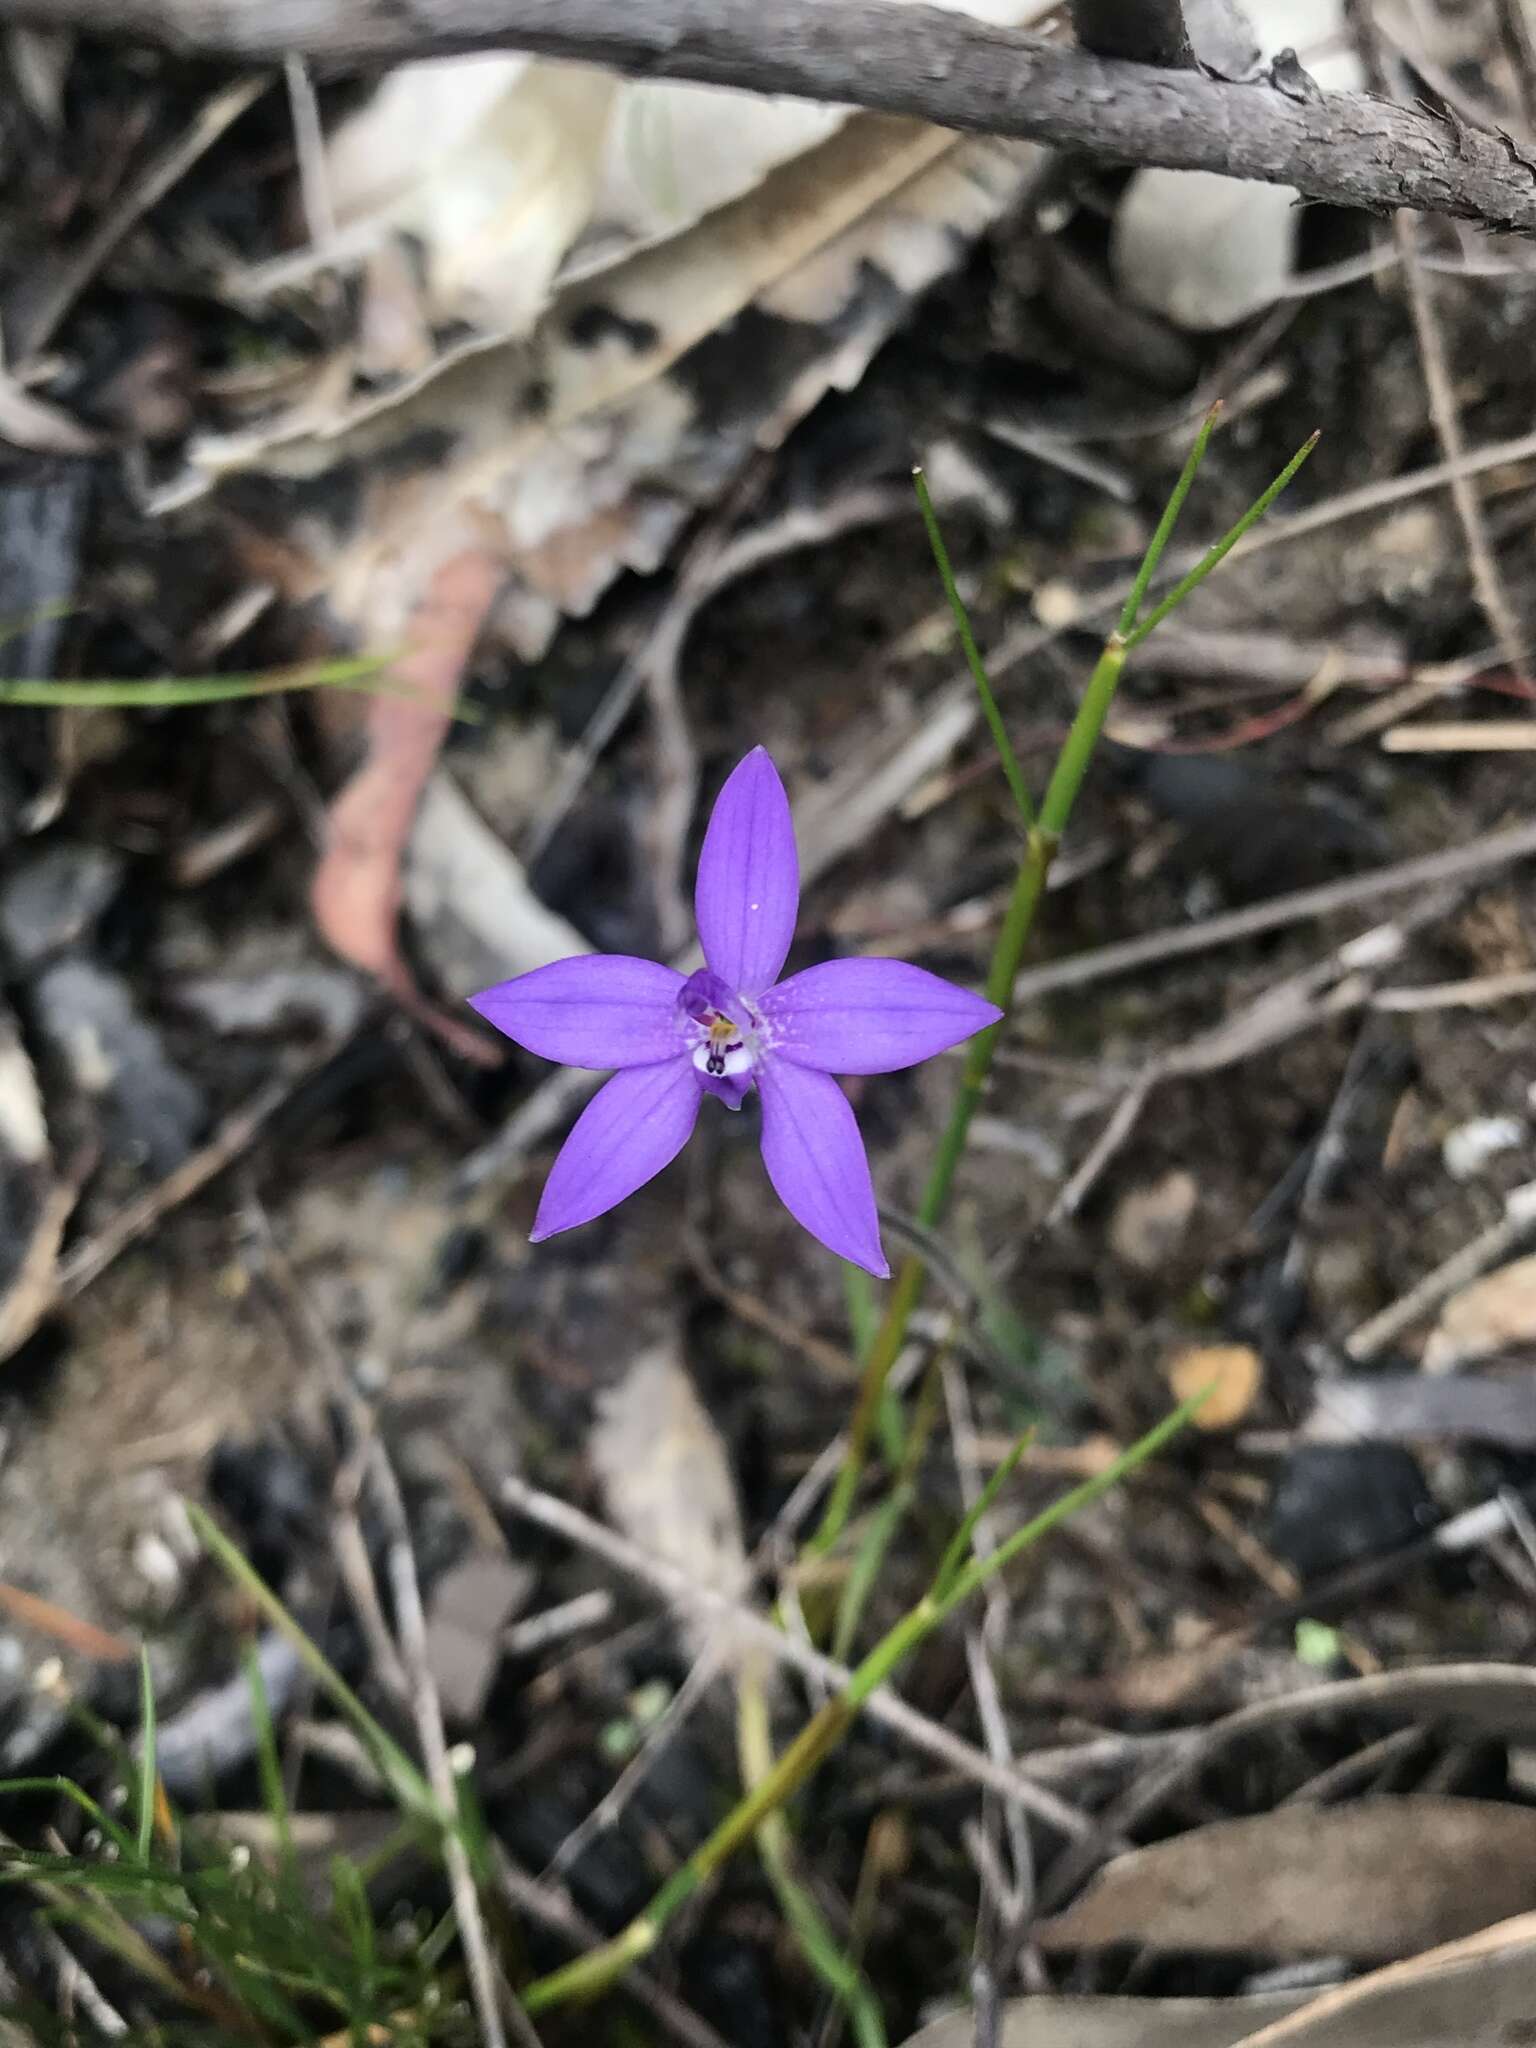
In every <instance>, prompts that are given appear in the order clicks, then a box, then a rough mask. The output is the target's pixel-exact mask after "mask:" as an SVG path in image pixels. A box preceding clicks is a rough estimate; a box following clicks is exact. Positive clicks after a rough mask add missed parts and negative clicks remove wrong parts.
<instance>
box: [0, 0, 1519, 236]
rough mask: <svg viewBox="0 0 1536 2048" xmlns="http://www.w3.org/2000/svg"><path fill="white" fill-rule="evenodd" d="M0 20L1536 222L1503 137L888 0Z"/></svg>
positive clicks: (359, 7) (308, 0) (73, 5)
mask: <svg viewBox="0 0 1536 2048" xmlns="http://www.w3.org/2000/svg"><path fill="white" fill-rule="evenodd" d="M0 20H3V21H11V22H29V23H32V24H34V25H36V26H39V27H44V28H65V27H74V28H84V29H92V30H95V31H96V32H97V33H99V34H107V35H112V36H116V37H122V36H141V37H148V38H150V39H151V40H153V41H158V42H164V43H169V44H171V45H172V46H174V47H176V48H180V49H184V50H188V51H192V52H197V53H199V54H202V55H207V56H215V55H221V56H227V57H237V58H242V59H245V60H247V61H256V62H272V61H274V60H276V59H279V58H282V57H284V56H286V55H287V54H288V53H289V52H290V51H292V52H296V53H297V54H299V55H300V56H304V57H307V58H309V59H311V60H312V61H314V62H317V63H322V64H326V65H332V66H334V65H348V66H359V65H362V66H372V65H379V64H391V63H398V62H401V61H402V60H405V59H415V58H421V57H431V56H448V55H450V54H453V53H455V52H462V51H473V50H491V49H521V50H530V51H533V52H534V53H535V54H537V55H542V56H546V57H558V58H564V59H568V60H574V61H578V62H585V63H591V64H602V65H606V66H608V67H609V68H610V69H613V70H616V71H621V72H625V73H629V74H633V75H637V76H644V77H648V78H682V79H693V80H695V81H697V82H699V83H702V84H706V85H728V86H735V87H738V88H741V89H744V90H746V91H749V92H761V93H793V94H796V95H797V96H799V97H800V98H803V99H811V100H828V101H834V102H838V103H844V104H852V105H855V106H865V107H872V108H875V109H877V110H878V111H880V112H884V113H889V114H904V115H908V116H915V117H916V118H917V119H919V120H923V121H931V122H934V123H936V124H937V125H938V126H940V127H943V128H956V129H961V130H969V131H979V132H980V133H983V134H995V135H1011V136H1021V137H1027V138H1030V139H1032V140H1034V141H1037V142H1044V143H1048V144H1052V145H1054V146H1055V147H1057V148H1061V149H1070V150H1074V151H1076V152H1077V153H1078V154H1080V155H1084V156H1088V157H1090V158H1093V159H1096V160H1097V161H1099V162H1110V163H1134V164H1162V165H1166V166H1168V167H1169V168H1171V169H1175V170H1207V171H1223V172H1226V173H1227V174H1228V175H1229V176H1232V177H1237V178H1255V179H1262V180H1264V181H1265V182H1268V183H1271V184H1286V185H1295V186H1296V187H1297V188H1298V190H1300V191H1301V192H1303V193H1305V194H1306V195H1307V196H1308V197H1309V198H1312V199H1324V200H1328V201H1330V202H1331V203H1332V204H1334V205H1339V206H1366V207H1371V208H1373V209H1375V210H1377V211H1382V210H1387V209H1393V208H1397V207H1400V206H1410V207H1416V208H1418V209H1419V210H1420V211H1423V212H1429V213H1450V214H1455V215H1458V216H1460V217H1462V218H1464V219H1468V220H1475V221H1477V222H1479V223H1480V224H1481V225H1483V226H1484V227H1508V228H1514V229H1520V230H1525V231H1527V232H1529V231H1531V230H1532V229H1536V180H1533V179H1532V176H1531V172H1530V167H1529V166H1528V164H1527V163H1526V162H1525V161H1524V159H1523V158H1522V156H1521V155H1520V153H1519V151H1518V150H1516V149H1515V148H1514V147H1513V146H1512V145H1511V143H1510V141H1509V139H1508V137H1507V136H1501V135H1497V134H1493V133H1489V132H1488V131H1486V130H1483V129H1479V128H1468V127H1466V126H1464V125H1462V124H1461V123H1459V122H1452V121H1450V120H1446V119H1443V118H1441V116H1439V115H1438V114H1436V113H1433V112H1431V111H1429V110H1428V109H1426V108H1422V107H1404V106H1395V105H1393V104H1392V103H1391V102H1389V101H1384V100H1379V99H1374V98H1371V97H1369V96H1367V95H1365V94H1362V93H1320V94H1318V95H1316V97H1313V96H1311V95H1306V94H1301V93H1296V94H1291V93H1287V92H1284V91H1282V90H1280V89H1279V87H1278V86H1276V85H1275V84H1274V83H1273V82H1272V81H1270V80H1268V79H1261V80H1256V81H1253V82H1250V83H1234V82H1232V81H1230V80H1228V79H1224V78H1217V77H1211V76H1207V75H1205V74H1204V73H1202V72H1199V71H1156V70H1153V69H1152V68H1151V67H1150V66H1147V65H1143V64H1134V63H1125V62H1122V61H1117V60H1114V59H1105V58H1101V57H1096V56H1093V55H1091V54H1089V53H1088V52H1087V51H1082V50H1069V49H1061V48H1057V47H1054V46H1053V45H1051V44H1050V43H1047V42H1044V41H1042V40H1041V39H1040V38H1039V37H1038V36H1031V35H1027V34H1024V33H1022V32H1021V31H1018V30H1012V29H1004V28H997V27H994V26H992V25H990V24H988V23H985V22H981V21H977V20H976V19H974V17H972V16H970V15H968V14H963V13H958V12H956V13H950V12H946V11H945V10H942V9H938V8H933V7H926V6H903V7H899V6H894V5H892V4H891V0H841V4H840V5H839V6H837V7H827V6H825V5H823V4H822V0H774V5H773V6H772V7H763V6H759V5H757V4H755V0H647V4H646V5H645V6H644V7H636V6H634V5H633V4H632V0H394V4H390V5H384V4H382V0H283V4H282V5H281V6H276V5H271V6H266V7H253V6H251V4H250V0H0Z"/></svg>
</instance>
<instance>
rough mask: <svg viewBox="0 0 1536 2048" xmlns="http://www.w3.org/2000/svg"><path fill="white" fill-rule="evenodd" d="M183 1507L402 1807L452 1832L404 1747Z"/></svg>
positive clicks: (214, 1530)
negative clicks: (347, 1724)
mask: <svg viewBox="0 0 1536 2048" xmlns="http://www.w3.org/2000/svg"><path fill="white" fill-rule="evenodd" d="M185 1506H186V1510H187V1514H188V1516H189V1518H190V1520H191V1523H192V1526H193V1528H194V1529H195V1530H196V1531H197V1536H198V1540H199V1542H200V1543H202V1545H203V1546H204V1548H205V1549H207V1550H209V1551H211V1552H212V1554H213V1556H214V1557H215V1558H216V1559H217V1560H218V1562H219V1563H220V1564H221V1565H222V1566H223V1568H224V1570H225V1571H226V1572H227V1573H228V1574H229V1576H230V1578H232V1579H233V1580H234V1582H235V1584H236V1585H237V1586H240V1587H242V1588H243V1589H244V1591H245V1592H247V1593H249V1595H250V1596H251V1598H252V1599H253V1600H254V1601H255V1602H256V1604H257V1605H258V1606H259V1607H260V1609H261V1611H262V1613H263V1614H265V1615H266V1617H267V1619H268V1620H269V1621H270V1622H271V1623H272V1626H273V1627H274V1628H275V1629H277V1630H278V1632H279V1633H280V1634H281V1635H282V1636H284V1637H285V1638H286V1639H287V1641H288V1642H289V1643H290V1644H291V1645H292V1647H293V1649H294V1650H296V1651H297V1653H298V1656H299V1660H300V1662H301V1663H302V1664H303V1665H304V1668H305V1669H306V1670H307V1671H308V1672H309V1674H310V1676H311V1677H312V1678H313V1679H314V1681H315V1683H316V1685H318V1686H319V1688H320V1690H321V1691H322V1692H323V1693H324V1694H325V1696H326V1698H327V1699H328V1700H329V1701H330V1702H331V1704H332V1706H334V1707H335V1708H336V1709H337V1711H338V1712H339V1713H340V1714H341V1715H342V1717H343V1718H344V1719H345V1720H346V1721H348V1722H350V1724H351V1726H352V1728H353V1730H354V1731H355V1733H356V1734H357V1736H358V1738H359V1740H360V1741H361V1742H362V1743H363V1745H364V1747H365V1748H366V1749H367V1751H368V1753H369V1755H370V1756H371V1757H372V1758H373V1761H374V1763H375V1764H376V1765H377V1766H378V1768H379V1771H380V1773H381V1774H382V1776H383V1778H384V1782H385V1783H386V1784H387V1785H388V1786H389V1788H390V1790H391V1792H392V1793H393V1794H394V1796H395V1798H396V1799H397V1800H398V1802H399V1803H400V1805H401V1806H402V1807H403V1808H404V1809H405V1810H406V1811H407V1812H409V1813H412V1814H414V1816H415V1817H416V1818H417V1819H418V1820H422V1821H426V1822H427V1823H428V1824H429V1825H430V1826H431V1827H432V1828H433V1829H434V1830H440V1829H442V1828H444V1827H448V1826H451V1825H452V1822H453V1816H452V1815H451V1814H445V1813H443V1812H441V1811H440V1810H439V1807H438V1804H437V1801H436V1800H435V1799H434V1798H433V1796H432V1788H431V1786H430V1785H429V1784H428V1783H427V1781H426V1779H425V1778H424V1777H423V1776H422V1774H421V1772H420V1771H419V1770H417V1768H416V1766H415V1765H414V1764H413V1763H412V1762H411V1760H410V1758H409V1757H408V1756H407V1755H406V1753H405V1751H404V1750H403V1749H401V1747H400V1745H399V1744H398V1743H397V1742H395V1741H394V1740H393V1738H392V1737H391V1736H389V1735H388V1734H387V1733H386V1732H385V1730H384V1729H383V1728H381V1727H380V1726H379V1724H378V1722H377V1721H376V1720H375V1719H374V1718H373V1716H372V1714H370V1713H369V1711H368V1709H367V1708H366V1707H365V1706H364V1705H363V1703H362V1701H361V1700H360V1699H359V1698H358V1696H357V1694H356V1693H355V1692H354V1691H353V1690H352V1688H351V1686H350V1685H348V1684H347V1682H346V1680H345V1679H344V1678H343V1677H342V1675H341V1673H340V1672H339V1671H337V1670H336V1669H335V1668H334V1667H333V1666H332V1665H331V1663H330V1662H329V1660H328V1659H327V1658H326V1657H325V1656H323V1655H322V1654H321V1652H320V1650H319V1649H318V1648H317V1647H316V1645H315V1644H314V1643H312V1642H311V1641H310V1639H309V1637H308V1636H307V1635H306V1634H305V1633H304V1631H303V1629H302V1628H300V1626H299V1624H298V1623H297V1622H296V1621H295V1620H294V1618H293V1616H292V1615H291V1614H290V1613H289V1612H288V1610H287V1608H286V1607H285V1606H284V1605H283V1603H282V1601H281V1600H279V1599H278V1597H277V1595H276V1594H275V1593H274V1592H273V1590H272V1588H271V1587H270V1586H269V1585H268V1584H267V1582H266V1580H265V1579H264V1578H262V1576H261V1574H260V1573H259V1572H258V1571H257V1570H256V1569H255V1567H254V1566H253V1565H252V1564H251V1563H250V1561H249V1560H248V1559H247V1558H245V1557H243V1556H242V1555H241V1553H240V1552H239V1550H237V1549H236V1547H235V1545H234V1544H233V1543H231V1542H230V1540H229V1538H228V1537H227V1536H226V1535H225V1534H224V1532H223V1530H222V1529H220V1528H219V1527H218V1525H217V1524H216V1523H215V1522H214V1521H213V1520H212V1518H211V1517H210V1516H209V1515H208V1514H206V1513H205V1512H204V1510H203V1509H202V1508H200V1507H199V1506H198V1504H197V1502H196V1501H190V1500H189V1501H187V1502H186V1503H185Z"/></svg>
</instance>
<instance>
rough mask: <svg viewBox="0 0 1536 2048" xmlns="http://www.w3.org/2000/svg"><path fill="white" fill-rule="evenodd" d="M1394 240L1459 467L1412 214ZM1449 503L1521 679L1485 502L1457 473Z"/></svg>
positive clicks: (1434, 404) (1439, 426)
mask: <svg viewBox="0 0 1536 2048" xmlns="http://www.w3.org/2000/svg"><path fill="white" fill-rule="evenodd" d="M1392 234H1393V238H1394V240H1395V241H1396V243H1397V249H1398V254H1399V255H1400V256H1401V257H1402V262H1403V283H1404V285H1405V287H1406V288H1407V293H1408V310H1409V312H1410V313H1411V315H1412V316H1413V333H1414V340H1415V342H1416V344H1417V346H1418V351H1419V367H1420V369H1421V370H1422V371H1423V373H1424V391H1425V396H1426V397H1427V398H1428V400H1429V416H1430V418H1431V419H1432V420H1433V421H1434V426H1435V438H1436V440H1438V442H1439V443H1440V453H1441V454H1442V455H1443V456H1444V457H1445V459H1446V461H1447V462H1450V463H1457V464H1459V463H1460V462H1461V461H1462V460H1463V458H1464V457H1465V455H1466V452H1467V437H1466V435H1465V433H1464V432H1463V431H1462V425H1461V408H1460V406H1459V405H1458V404H1457V403H1456V387H1455V385H1454V384H1453V383H1452V381H1451V366H1450V361H1449V359H1448V357H1447V354H1446V347H1445V335H1444V333H1443V331H1442V329H1441V326H1440V317H1439V315H1438V314H1437V313H1436V311H1435V302H1434V298H1433V296H1432V294H1431V292H1430V288H1429V280H1428V278H1426V277H1425V275H1424V268H1423V265H1422V264H1421V263H1420V261H1419V224H1418V221H1417V220H1416V219H1415V218H1414V216H1413V215H1412V214H1411V213H1408V212H1401V213H1395V214H1393V216H1392ZM1451 503H1452V504H1453V505H1454V506H1455V508H1456V518H1457V521H1458V523H1459V524H1460V526H1461V532H1462V538H1463V539H1464V540H1465V542H1466V544H1467V562H1468V566H1469V567H1470V568H1471V571H1472V587H1473V589H1474V590H1475V591H1476V593H1477V601H1478V604H1479V605H1480V606H1481V608H1482V613H1483V617H1484V618H1485V619H1486V620H1487V621H1488V624H1489V626H1490V628H1491V629H1492V632H1493V637H1494V639H1495V640H1497V642H1498V643H1499V654H1500V657H1501V658H1502V660H1503V662H1504V665H1505V667H1506V668H1508V669H1509V671H1510V673H1511V674H1512V675H1519V673H1520V671H1521V668H1522V665H1523V662H1524V654H1525V649H1524V636H1523V635H1522V633H1521V631H1520V621H1519V619H1518V618H1517V617H1516V615H1515V608H1514V606H1513V605H1512V604H1511V603H1510V601H1509V592H1508V591H1507V590H1506V589H1505V587H1504V579H1503V578H1502V577H1501V576H1500V574H1499V565H1498V561H1497V559H1496V558H1495V556H1494V552H1493V543H1492V541H1491V540H1490V539H1489V537H1488V525H1487V522H1486V520H1485V519H1484V518H1483V503H1482V500H1481V498H1479V496H1478V494H1477V489H1476V486H1475V485H1474V483H1473V480H1472V478H1471V477H1470V476H1467V475H1465V474H1464V473H1462V472H1461V471H1460V470H1459V469H1458V471H1457V473H1456V474H1455V475H1454V476H1453V477H1452V479H1451Z"/></svg>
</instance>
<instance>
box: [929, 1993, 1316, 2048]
mask: <svg viewBox="0 0 1536 2048" xmlns="http://www.w3.org/2000/svg"><path fill="white" fill-rule="evenodd" d="M1311 1996H1312V1994H1311V1993H1310V1992H1299V1993H1297V1992H1283V1993H1279V1994H1277V1995H1275V1996H1272V1997H1270V1996H1263V1997H1258V1998H1016V1999H1014V2000H1012V2001H1011V2002H1010V2004H1009V2005H1008V2007H1007V2009H1006V2010H1005V2012H1004V2014H1003V2025H1002V2032H1001V2035H1000V2037H999V2040H998V2048H1239V2044H1241V2043H1243V2042H1244V2041H1246V2039H1247V2037H1248V2035H1249V2033H1250V2032H1251V2031H1252V2029H1253V2028H1254V2027H1255V2026H1266V2025H1267V2024H1268V2022H1269V2021H1270V2020H1271V2019H1275V2018H1283V2017H1284V2016H1285V2014H1287V2013H1291V2012H1295V2011H1296V2010H1297V2008H1298V2007H1299V2006H1304V2005H1305V2004H1307V2003H1308V2002H1309V2001H1310V1999H1311ZM975 2042H976V2019H975V2015H974V2014H973V2013H970V2012H954V2013H949V2014H948V2015H947V2016H946V2017H945V2018H944V2019H941V2020H935V2021H934V2023H933V2025H932V2026H931V2027H924V2028H923V2030H922V2032H921V2033H919V2034H914V2035H913V2036H912V2038H911V2039H910V2040H909V2041H908V2042H907V2043H906V2044H905V2048H975Z"/></svg>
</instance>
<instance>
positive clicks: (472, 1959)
mask: <svg viewBox="0 0 1536 2048" xmlns="http://www.w3.org/2000/svg"><path fill="white" fill-rule="evenodd" d="M368 1476H369V1479H370V1481H371V1482H372V1485H373V1489H374V1496H375V1499H376V1500H377V1502H378V1504H379V1508H380V1511H381V1514H382V1518H383V1520H384V1524H385V1527H386V1528H387V1530H388V1532H389V1554H388V1562H389V1581H390V1587H391V1590H392V1591H393V1593H394V1596H395V1627H396V1630H397V1633H398V1636H399V1641H400V1656H401V1661H402V1662H403V1663H404V1665H405V1669H406V1674H407V1676H408V1677H409V1679H410V1682H411V1711H412V1716H413V1718H414V1720H415V1723H416V1735H417V1740H418V1741H419V1742H420V1743H421V1755H422V1761H423V1763H424V1764H425V1765H426V1768H427V1782H428V1784H430V1785H431V1787H432V1791H433V1795H434V1796H435V1798H436V1799H437V1802H438V1804H439V1805H440V1806H441V1807H442V1810H443V1812H444V1813H445V1814H447V1815H449V1816H452V1815H453V1814H455V1813H457V1811H458V1808H459V1793H458V1785H457V1783H456V1781H455V1779H454V1775H453V1765H452V1763H451V1762H450V1760H449V1756H448V1736H447V1732H446V1730H445V1729H444V1727H443V1703H442V1701H441V1700H440V1699H439V1697H438V1692H437V1684H436V1681H435V1680H434V1679H433V1676H432V1660H431V1656H430V1654H429V1653H428V1649H427V1617H426V1613H425V1610H424V1609H423V1607H422V1604H421V1583H420V1581H419V1580H418V1578H417V1576H416V1558H415V1553H414V1552H413V1550H412V1548H411V1531H410V1524H409V1523H408V1522H407V1520H406V1514H405V1502H404V1501H403V1500H402V1499H401V1496H400V1482H399V1481H398V1480H397V1479H396V1477H395V1473H394V1467H393V1466H392V1465H391V1464H390V1462H389V1458H388V1456H387V1454H386V1453H385V1450H384V1445H383V1443H382V1441H381V1440H380V1438H379V1437H378V1436H376V1435H375V1436H374V1437H373V1438H372V1439H371V1440H370V1442H369V1446H368ZM442 1853H443V1864H444V1867H445V1868H446V1870H447V1872H448V1885H449V1890H450V1892H451V1894H452V1898H453V1917H454V1919H455V1920H456V1921H457V1922H458V1928H459V1941H460V1944H461V1945H462V1947H463V1950H464V1962H465V1966H466V1968H467V1970H468V1973H469V1990H470V1997H471V1998H472V2000H473V2001H474V2007H475V2021H476V2024H477V2025H478V2027H479V2029H480V2038H481V2040H482V2041H483V2042H484V2043H485V2044H486V2048H506V2044H507V2033H506V2029H505V2027H504V2026H503V2025H502V2017H501V2016H502V2011H503V2008H505V2010H506V2011H507V2012H509V2013H511V2014H512V2016H513V2025H514V2027H515V2028H516V2030H517V2037H518V2039H519V2040H520V2041H522V2042H523V2043H525V2044H526V2048H539V2037H538V2035H537V2034H536V2033H535V2032H534V2029H533V2025H532V2022H531V2021H530V2020H529V2019H528V2017H527V2015H526V2014H525V2013H524V2012H523V2010H522V2008H521V2006H519V2005H518V2004H517V2002H516V2000H515V1999H512V1998H510V1997H508V1998H507V1999H506V2000H503V1999H501V1998H500V1997H499V1996H498V1993H497V1983H496V1977H497V1972H496V1965H495V1961H494V1959H493V1957H492V1954H491V1944H490V1940H489V1938H488V1936H487V1934H486V1931H485V1921H484V1919H483V1918H482V1916H481V1912H480V1899H479V1896H478V1894H477V1893H476V1890H475V1879H474V1872H473V1871H472V1870H471V1868H470V1863H469V1851H468V1849H466V1847H465V1846H464V1838H463V1836H462V1835H461V1833H460V1832H459V1830H458V1829H457V1828H456V1827H454V1826H452V1825H451V1824H450V1825H449V1826H448V1827H446V1828H445V1829H444V1830H443V1835H442Z"/></svg>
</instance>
